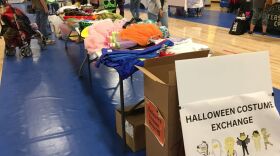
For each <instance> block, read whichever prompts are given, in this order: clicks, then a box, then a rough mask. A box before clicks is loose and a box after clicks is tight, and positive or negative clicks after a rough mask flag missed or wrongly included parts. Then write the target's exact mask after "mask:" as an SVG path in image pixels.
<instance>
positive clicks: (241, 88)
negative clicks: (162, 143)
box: [175, 52, 273, 107]
mask: <svg viewBox="0 0 280 156" xmlns="http://www.w3.org/2000/svg"><path fill="white" fill-rule="evenodd" d="M175 65H176V76H177V86H178V94H179V104H180V106H181V107H183V105H184V104H188V103H190V102H195V101H201V100H207V99H215V98H219V97H226V96H232V95H241V94H247V93H254V92H259V91H266V92H268V93H272V91H273V90H272V82H271V72H270V64H269V54H268V52H257V53H246V54H235V55H226V56H217V57H210V58H198V59H188V60H180V61H176V63H175Z"/></svg>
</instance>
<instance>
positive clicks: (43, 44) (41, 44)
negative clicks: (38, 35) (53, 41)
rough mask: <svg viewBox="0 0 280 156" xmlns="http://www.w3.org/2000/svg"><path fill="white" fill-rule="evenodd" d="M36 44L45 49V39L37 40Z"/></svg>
mask: <svg viewBox="0 0 280 156" xmlns="http://www.w3.org/2000/svg"><path fill="white" fill-rule="evenodd" d="M38 44H39V46H40V48H41V49H45V48H46V46H47V44H46V39H44V38H42V39H39V40H38Z"/></svg>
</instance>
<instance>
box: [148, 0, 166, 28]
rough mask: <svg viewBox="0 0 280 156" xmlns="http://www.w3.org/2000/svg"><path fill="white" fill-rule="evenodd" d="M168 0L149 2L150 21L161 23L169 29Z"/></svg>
mask: <svg viewBox="0 0 280 156" xmlns="http://www.w3.org/2000/svg"><path fill="white" fill-rule="evenodd" d="M167 3H168V2H167V0H149V1H148V19H150V20H153V21H160V22H161V25H162V26H166V27H168V4H167Z"/></svg>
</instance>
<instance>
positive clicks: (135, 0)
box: [130, 0, 141, 19]
mask: <svg viewBox="0 0 280 156" xmlns="http://www.w3.org/2000/svg"><path fill="white" fill-rule="evenodd" d="M140 2H141V0H130V12H131V14H132V17H133V18H134V19H139V7H140Z"/></svg>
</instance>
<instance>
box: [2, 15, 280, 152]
mask: <svg viewBox="0 0 280 156" xmlns="http://www.w3.org/2000/svg"><path fill="white" fill-rule="evenodd" d="M30 17H32V15H31V16H30ZM82 48H83V45H82V44H80V45H77V44H74V43H70V44H69V51H68V52H66V51H65V50H64V42H63V41H60V40H57V41H56V44H55V45H53V46H49V47H48V48H47V50H44V51H42V52H37V53H34V58H24V59H21V58H18V57H7V58H5V60H4V66H3V76H2V83H1V86H0V127H1V128H0V155H1V156H46V155H59V156H61V155H73V156H95V155H101V156H123V155H128V156H144V155H145V151H140V152H138V153H132V152H130V151H124V149H123V146H122V141H121V139H120V137H119V136H117V134H116V132H115V117H114V109H115V106H116V105H117V104H118V103H119V87H118V74H117V73H116V72H115V70H113V69H111V68H107V67H104V66H101V68H95V66H94V63H92V64H91V71H92V83H93V84H92V86H89V81H88V76H89V75H88V73H87V70H86V68H85V70H84V71H83V76H84V77H83V78H82V79H79V78H78V76H77V71H78V67H79V65H80V63H81V61H82V59H83V58H84V53H83V51H81V49H82ZM124 88H125V103H126V104H127V105H128V104H133V103H137V102H138V101H139V100H141V99H142V98H143V75H142V74H141V73H140V72H137V73H136V74H134V75H133V78H132V81H131V79H127V80H125V82H124ZM274 92H275V98H276V103H277V107H278V109H279V108H280V105H279V104H280V91H279V90H277V89H275V90H274Z"/></svg>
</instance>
